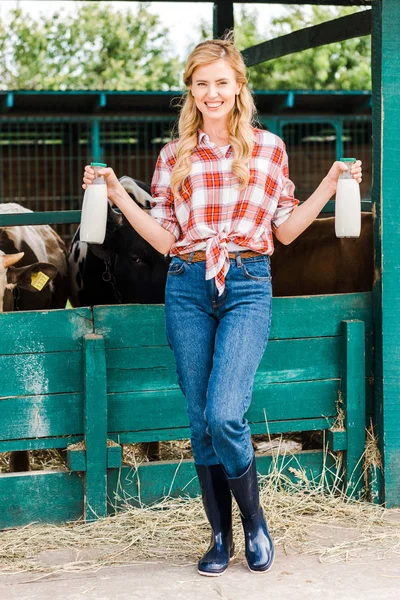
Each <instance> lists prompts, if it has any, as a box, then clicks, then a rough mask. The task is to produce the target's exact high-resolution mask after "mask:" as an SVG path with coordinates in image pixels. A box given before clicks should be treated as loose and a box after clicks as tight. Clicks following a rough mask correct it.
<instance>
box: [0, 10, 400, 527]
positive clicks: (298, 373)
mask: <svg viewBox="0 0 400 600" xmlns="http://www.w3.org/2000/svg"><path fill="white" fill-rule="evenodd" d="M270 3H271V4H273V3H274V2H270ZM301 3H302V2H298V4H301ZM304 3H305V2H304ZM311 3H314V4H338V5H346V6H351V5H357V6H371V9H372V10H371V11H366V12H365V13H361V14H359V15H356V16H351V17H345V18H343V19H339V20H337V21H333V22H332V23H330V24H328V25H327V24H322V25H319V26H316V27H313V28H309V29H305V30H302V31H300V32H295V33H293V34H290V35H289V36H285V37H286V39H285V40H282V39H281V38H279V39H277V40H271V41H269V42H266V43H265V44H261V45H259V46H257V47H255V48H252V49H248V50H247V51H245V52H244V54H245V56H246V59H247V64H248V65H249V66H250V65H252V64H256V63H258V62H262V61H264V60H270V59H273V58H275V57H277V56H279V55H282V54H286V53H290V52H296V51H301V50H303V49H305V48H309V47H314V46H317V45H321V44H323V43H329V42H333V41H337V40H342V39H346V38H349V37H354V36H360V35H367V34H369V33H372V41H373V61H372V63H373V93H372V117H373V119H372V131H373V139H374V148H373V165H374V178H373V188H372V213H373V217H374V248H375V273H376V276H375V283H374V290H373V292H372V294H369V293H365V294H344V295H334V296H317V297H295V298H275V299H274V306H273V313H274V314H273V323H272V331H271V341H270V344H269V345H268V348H267V351H266V353H265V356H264V358H263V361H262V363H261V365H260V368H259V371H258V373H257V376H256V380H255V386H254V392H253V403H252V406H251V409H250V411H249V413H248V419H249V422H250V424H251V428H252V432H253V433H265V432H266V431H268V432H269V433H270V434H276V433H282V434H286V433H289V432H304V431H315V430H318V431H324V432H325V436H326V438H325V439H326V441H327V443H328V445H329V449H330V451H331V452H330V453H329V454H326V452H325V449H322V450H311V451H303V452H299V453H297V454H295V455H282V456H278V457H271V456H262V457H258V459H257V468H258V470H259V472H260V473H264V474H266V473H268V471H269V469H270V468H271V465H272V462H273V460H278V462H279V463H280V466H279V468H280V469H282V470H283V471H284V472H285V473H287V476H288V477H289V478H290V477H293V471H292V470H291V469H293V466H295V467H296V468H301V469H304V471H305V473H307V474H308V476H310V477H318V475H319V474H320V473H321V472H322V470H323V469H325V470H326V469H328V482H329V472H330V469H331V470H332V478H333V476H334V475H333V472H334V463H335V454H336V453H341V456H342V457H343V469H342V485H343V488H344V489H345V490H346V491H347V493H348V494H349V495H351V496H353V497H357V498H358V497H360V496H361V495H362V494H363V493H364V492H365V491H366V492H367V494H369V498H370V499H371V500H373V501H376V502H385V504H386V506H387V507H393V506H399V505H400V485H399V484H400V481H399V480H400V443H399V422H400V421H399V416H400V415H399V413H400V409H399V404H398V402H397V396H398V386H399V383H398V382H399V377H398V369H399V367H398V364H397V362H396V358H397V354H398V353H397V346H396V338H397V329H398V327H399V325H398V321H399V320H398V319H397V315H396V314H395V312H396V296H397V294H398V290H397V288H398V283H397V279H396V270H397V268H398V266H397V257H396V242H397V239H396V233H397V227H396V222H397V218H396V211H398V210H399V209H398V208H397V204H396V193H395V191H396V188H397V184H398V183H399V181H398V179H399V175H398V173H397V171H395V168H394V152H393V150H394V149H395V140H396V139H397V137H398V136H397V134H398V129H399V118H398V108H397V103H396V90H395V82H396V80H397V77H398V72H399V66H400V65H399V60H398V57H397V54H396V48H397V35H396V33H397V32H396V31H395V30H394V29H393V23H395V22H396V21H397V20H398V18H399V17H400V7H399V6H396V2H395V0H376V1H362V0H358V1H354V0H349V1H345V0H341V1H338V2H332V0H329V1H323V0H319V2H317V1H315V2H311ZM307 4H310V0H308V1H307ZM214 6H215V12H214V23H215V27H216V29H215V33H216V34H217V35H221V34H222V33H223V31H224V30H225V29H226V28H227V27H231V26H232V25H233V4H232V3H226V2H224V3H222V2H219V3H218V2H217V3H214ZM383 56H384V57H385V60H384V62H383V58H382V57H383ZM16 97H17V95H15V97H13V96H12V94H11V95H10V94H6V95H5V97H4V98H3V106H4V107H5V109H7V106H8V108H12V104H13V101H14V99H15V98H16ZM285 101H286V103H289V104H290V103H291V102H292V100H290V98H289V95H287V97H286V100H285ZM101 102H104V100H101V98H100V104H101ZM96 136H97V137H96ZM98 136H99V130H98V129H97V133H96V126H95V127H94V128H93V130H92V138H91V139H92V144H93V147H94V148H95V147H96V144H97V146H98V147H99V146H100V147H101V145H99V142H98V140H99V137H98ZM96 140H97V141H96ZM337 150H338V147H337V146H336V145H335V151H336V152H335V156H334V158H335V157H336V158H338V157H339V155H340V153H339V154H337ZM93 157H94V158H97V156H95V153H94V152H93ZM289 157H290V147H289ZM84 158H86V155H85V157H83V156H82V159H83V160H82V164H83V163H84ZM135 175H136V173H135ZM293 179H295V176H294V175H293ZM47 185H49V184H47ZM77 189H78V182H77ZM45 208H46V207H45ZM77 221H79V212H76V211H75V210H73V211H61V212H59V211H55V212H54V211H52V212H48V211H47V210H44V211H39V212H36V213H34V214H29V215H21V216H20V215H19V216H18V217H17V216H15V215H7V216H5V215H4V216H2V217H0V225H3V226H5V225H20V224H39V223H76V222H77ZM0 330H1V339H0V360H1V362H2V368H1V375H0V396H1V399H0V412H1V416H0V451H1V452H7V451H15V450H27V449H28V450H33V449H48V448H66V449H67V456H68V464H69V471H63V472H62V471H43V472H25V473H22V474H21V473H18V474H2V475H0V498H1V506H2V511H1V519H0V528H5V527H13V526H18V525H25V524H27V523H29V522H32V521H42V522H48V523H54V522H65V521H69V520H72V519H76V518H79V517H80V516H82V515H84V516H85V518H86V519H87V520H92V519H95V518H98V517H101V516H105V515H106V514H107V513H112V512H113V511H115V510H116V509H117V508H118V504H119V499H120V498H122V497H123V498H124V501H125V502H126V498H130V499H132V502H135V501H136V500H135V499H136V498H138V497H139V496H140V499H141V501H142V502H145V503H151V502H153V501H155V500H157V499H159V498H160V497H162V496H163V495H165V494H170V495H173V496H179V495H193V494H197V493H198V491H199V489H198V485H197V480H196V478H195V469H194V465H193V462H192V461H190V460H188V461H159V462H155V463H148V464H142V465H141V466H140V467H139V468H138V469H136V470H135V469H132V468H131V467H127V466H124V465H123V464H122V448H121V445H122V444H127V443H136V442H145V441H151V440H178V439H185V438H187V437H188V436H189V430H188V423H187V419H186V411H185V401H184V398H183V396H182V394H181V392H180V390H179V387H178V384H177V381H176V376H175V365H174V360H173V356H172V352H171V351H170V349H169V347H168V344H167V341H166V338H165V333H164V317H163V306H139V305H131V306H112V307H111V306H104V307H93V308H79V309H70V310H61V311H48V312H39V311H35V312H27V313H9V314H1V315H0ZM10 374H12V376H10ZM370 418H372V419H373V423H374V428H375V433H376V435H377V439H378V443H379V449H380V453H381V457H382V461H383V471H381V470H380V469H379V468H377V469H374V468H373V465H370V466H368V465H367V467H368V468H367V477H366V479H365V477H364V465H363V455H364V449H365V430H366V426H367V425H369V423H370ZM383 474H384V475H383ZM44 499H45V501H44Z"/></svg>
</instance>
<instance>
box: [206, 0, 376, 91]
mask: <svg viewBox="0 0 400 600" xmlns="http://www.w3.org/2000/svg"><path fill="white" fill-rule="evenodd" d="M356 10H357V9H356V8H354V7H353V8H342V7H341V8H339V7H328V6H312V7H311V10H310V8H306V7H304V6H295V5H290V6H287V7H286V15H284V16H281V17H278V18H275V19H274V20H273V21H272V23H271V26H270V28H269V29H268V30H266V31H260V29H259V27H258V23H259V21H260V17H259V13H258V12H257V11H256V10H251V9H249V8H248V7H244V6H242V7H241V8H240V10H239V11H238V13H236V14H235V41H236V45H237V47H238V48H239V50H244V49H245V48H248V47H250V46H253V45H254V44H259V43H260V42H264V41H266V40H269V39H273V38H276V37H279V36H281V35H286V34H288V33H291V32H292V31H297V30H299V29H302V28H304V27H309V26H312V25H318V24H319V23H323V22H326V21H330V20H332V19H336V18H339V17H343V16H346V15H349V14H351V13H354V12H356ZM211 35H212V33H211V27H210V25H209V24H208V23H205V22H203V23H201V24H200V27H199V37H201V39H207V38H210V37H211ZM249 84H250V86H251V87H252V88H253V89H254V90H276V89H281V90H285V89H313V90H320V89H326V90H360V89H363V90H365V89H371V39H370V36H365V37H360V38H354V39H351V40H346V41H344V42H337V43H334V44H329V45H326V46H321V47H318V48H311V49H309V50H304V51H303V52H298V53H295V54H289V55H287V56H283V57H281V58H277V59H274V60H270V61H267V62H264V63H261V64H259V65H255V66H254V67H250V68H249Z"/></svg>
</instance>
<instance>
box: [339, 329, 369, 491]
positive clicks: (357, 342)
mask: <svg viewBox="0 0 400 600" xmlns="http://www.w3.org/2000/svg"><path fill="white" fill-rule="evenodd" d="M342 327H343V360H344V373H343V384H342V393H343V396H342V399H343V405H344V412H345V428H346V435H347V452H346V457H345V481H346V493H347V494H348V495H349V496H353V497H355V498H359V497H360V496H361V494H362V491H363V484H364V481H363V457H364V451H365V425H366V414H365V342H364V340H365V332H364V323H363V322H362V321H343V323H342Z"/></svg>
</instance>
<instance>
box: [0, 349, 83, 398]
mask: <svg viewBox="0 0 400 600" xmlns="http://www.w3.org/2000/svg"><path fill="white" fill-rule="evenodd" d="M0 373H6V374H7V376H6V377H0V398H1V397H5V396H36V395H43V394H58V393H69V392H71V393H72V392H79V391H81V390H82V353H81V352H52V353H49V354H40V353H38V354H14V355H13V354H8V355H5V356H1V355H0ZM10 375H11V376H10ZM0 402H1V400H0Z"/></svg>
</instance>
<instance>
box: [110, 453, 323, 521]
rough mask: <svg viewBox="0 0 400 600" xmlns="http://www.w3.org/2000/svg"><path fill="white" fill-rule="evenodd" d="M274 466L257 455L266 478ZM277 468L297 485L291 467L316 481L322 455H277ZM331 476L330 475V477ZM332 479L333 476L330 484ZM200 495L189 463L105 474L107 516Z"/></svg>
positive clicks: (269, 458)
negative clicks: (173, 499) (134, 507)
mask: <svg viewBox="0 0 400 600" xmlns="http://www.w3.org/2000/svg"><path fill="white" fill-rule="evenodd" d="M325 458H326V463H325V466H326V468H327V479H328V482H329V480H330V475H329V469H333V464H334V459H333V458H332V457H331V456H329V455H325ZM272 466H273V457H272V456H257V471H258V472H259V473H260V474H261V475H267V474H268V472H269V471H270V469H271V468H272ZM276 468H277V469H279V471H281V472H282V474H283V475H285V476H286V477H288V478H289V479H290V480H291V481H293V482H296V481H297V478H296V474H295V473H293V472H292V471H291V470H290V468H294V469H296V470H297V471H301V470H303V471H304V475H305V476H306V477H307V478H308V479H309V480H310V481H313V480H316V479H317V478H318V477H319V476H320V474H321V473H322V471H323V468H324V453H323V452H321V451H306V452H300V453H298V454H295V455H286V456H283V455H282V456H279V457H278V459H277V462H276ZM331 477H332V476H331ZM332 480H333V477H332V479H331V481H332ZM198 494H199V485H198V480H197V476H196V471H195V467H194V463H193V462H192V461H190V460H183V461H181V462H173V461H162V462H157V463H146V464H142V465H141V466H140V467H139V468H138V469H137V470H135V469H132V468H130V467H122V469H121V470H120V471H113V472H110V473H109V475H108V498H109V513H110V514H113V513H114V512H115V510H118V508H123V507H124V506H126V505H127V504H132V505H134V506H137V505H138V504H141V503H142V504H152V503H154V502H157V501H159V500H161V499H162V498H164V497H166V496H169V497H173V498H176V497H185V496H186V497H193V496H197V495H198Z"/></svg>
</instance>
